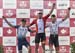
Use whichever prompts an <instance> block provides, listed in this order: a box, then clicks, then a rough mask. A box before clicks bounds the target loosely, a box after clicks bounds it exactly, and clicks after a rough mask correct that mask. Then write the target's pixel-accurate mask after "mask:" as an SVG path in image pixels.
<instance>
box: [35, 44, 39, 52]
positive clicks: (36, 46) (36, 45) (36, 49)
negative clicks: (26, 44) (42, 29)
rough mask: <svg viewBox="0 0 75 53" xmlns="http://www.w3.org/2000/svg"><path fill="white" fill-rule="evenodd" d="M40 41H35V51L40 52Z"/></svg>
mask: <svg viewBox="0 0 75 53" xmlns="http://www.w3.org/2000/svg"><path fill="white" fill-rule="evenodd" d="M38 48H39V43H35V53H38Z"/></svg>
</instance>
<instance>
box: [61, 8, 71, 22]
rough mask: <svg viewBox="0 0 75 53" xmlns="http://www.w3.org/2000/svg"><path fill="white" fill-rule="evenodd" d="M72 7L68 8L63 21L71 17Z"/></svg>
mask: <svg viewBox="0 0 75 53" xmlns="http://www.w3.org/2000/svg"><path fill="white" fill-rule="evenodd" d="M69 13H70V8H68V11H67V15H66V16H65V17H64V19H62V21H65V20H66V19H67V18H69Z"/></svg>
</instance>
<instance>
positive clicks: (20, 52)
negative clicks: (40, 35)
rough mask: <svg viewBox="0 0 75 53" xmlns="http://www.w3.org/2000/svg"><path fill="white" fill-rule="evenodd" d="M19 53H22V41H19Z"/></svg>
mask: <svg viewBox="0 0 75 53" xmlns="http://www.w3.org/2000/svg"><path fill="white" fill-rule="evenodd" d="M18 52H19V53H22V40H21V39H18Z"/></svg>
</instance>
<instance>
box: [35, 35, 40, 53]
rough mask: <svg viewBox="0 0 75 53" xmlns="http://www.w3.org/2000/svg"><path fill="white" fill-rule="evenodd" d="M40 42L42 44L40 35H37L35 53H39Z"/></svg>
mask: <svg viewBox="0 0 75 53" xmlns="http://www.w3.org/2000/svg"><path fill="white" fill-rule="evenodd" d="M39 42H40V34H36V36H35V53H38V48H39Z"/></svg>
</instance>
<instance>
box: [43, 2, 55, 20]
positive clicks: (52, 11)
mask: <svg viewBox="0 0 75 53" xmlns="http://www.w3.org/2000/svg"><path fill="white" fill-rule="evenodd" d="M54 8H55V3H53V6H52V9H51V11H50V12H49V13H48V15H46V16H45V17H44V19H47V18H48V17H49V16H50V15H51V14H52V12H53V10H54Z"/></svg>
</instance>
